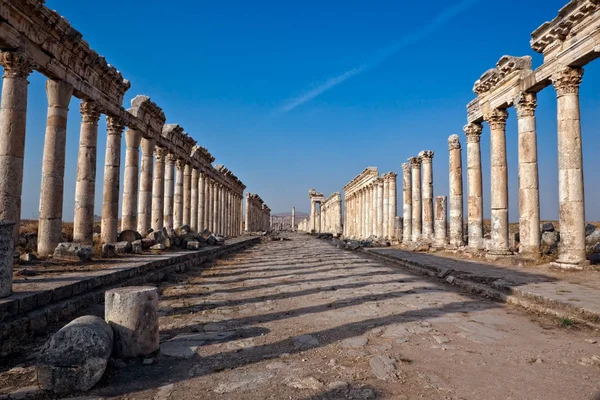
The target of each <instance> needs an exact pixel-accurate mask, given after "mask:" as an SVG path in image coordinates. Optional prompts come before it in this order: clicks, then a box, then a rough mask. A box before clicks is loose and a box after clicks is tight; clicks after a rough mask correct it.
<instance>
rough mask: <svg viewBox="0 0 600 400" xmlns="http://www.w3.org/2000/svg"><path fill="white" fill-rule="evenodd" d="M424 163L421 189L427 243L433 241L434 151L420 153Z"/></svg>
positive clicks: (424, 237) (424, 235)
mask: <svg viewBox="0 0 600 400" xmlns="http://www.w3.org/2000/svg"><path fill="white" fill-rule="evenodd" d="M419 157H420V158H421V163H422V174H423V183H422V188H421V193H422V199H423V200H422V201H423V234H422V238H423V240H424V241H425V242H428V243H431V242H432V241H433V165H432V163H433V151H431V150H425V151H422V152H420V153H419Z"/></svg>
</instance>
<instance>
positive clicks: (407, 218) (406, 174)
mask: <svg viewBox="0 0 600 400" xmlns="http://www.w3.org/2000/svg"><path fill="white" fill-rule="evenodd" d="M410 170H411V166H410V164H409V163H403V164H402V200H403V204H402V217H403V226H402V242H403V243H408V242H410V241H411V240H412V237H411V235H412V181H411V174H410Z"/></svg>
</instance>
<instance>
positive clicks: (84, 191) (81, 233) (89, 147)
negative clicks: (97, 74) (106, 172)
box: [73, 100, 100, 244]
mask: <svg viewBox="0 0 600 400" xmlns="http://www.w3.org/2000/svg"><path fill="white" fill-rule="evenodd" d="M79 111H80V113H81V128H80V131H79V152H78V154H77V182H75V213H74V219H73V241H75V242H79V243H86V244H92V241H93V238H94V197H95V195H96V158H97V157H96V155H97V147H98V146H97V145H98V120H99V119H100V110H99V109H98V106H97V105H96V103H95V102H94V101H90V100H83V101H82V102H81V104H80V105H79Z"/></svg>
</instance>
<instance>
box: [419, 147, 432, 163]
mask: <svg viewBox="0 0 600 400" xmlns="http://www.w3.org/2000/svg"><path fill="white" fill-rule="evenodd" d="M433 155H434V152H433V151H431V150H423V151H422V152H420V153H419V158H420V159H421V162H422V163H423V164H431V162H432V161H433Z"/></svg>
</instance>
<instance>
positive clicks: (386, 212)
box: [381, 178, 390, 239]
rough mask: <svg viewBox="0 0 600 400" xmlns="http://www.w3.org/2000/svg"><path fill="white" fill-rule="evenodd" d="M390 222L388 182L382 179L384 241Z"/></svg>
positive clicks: (382, 235) (382, 236)
mask: <svg viewBox="0 0 600 400" xmlns="http://www.w3.org/2000/svg"><path fill="white" fill-rule="evenodd" d="M389 220H390V181H389V180H387V179H385V178H384V179H383V233H382V234H381V238H382V239H386V238H387V236H388V232H389Z"/></svg>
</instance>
